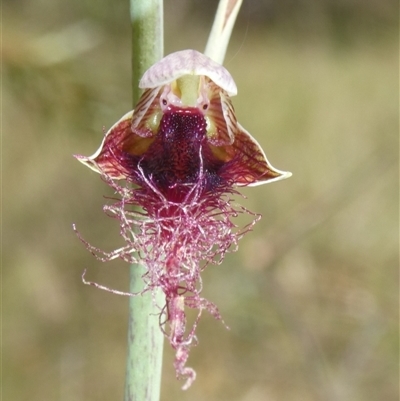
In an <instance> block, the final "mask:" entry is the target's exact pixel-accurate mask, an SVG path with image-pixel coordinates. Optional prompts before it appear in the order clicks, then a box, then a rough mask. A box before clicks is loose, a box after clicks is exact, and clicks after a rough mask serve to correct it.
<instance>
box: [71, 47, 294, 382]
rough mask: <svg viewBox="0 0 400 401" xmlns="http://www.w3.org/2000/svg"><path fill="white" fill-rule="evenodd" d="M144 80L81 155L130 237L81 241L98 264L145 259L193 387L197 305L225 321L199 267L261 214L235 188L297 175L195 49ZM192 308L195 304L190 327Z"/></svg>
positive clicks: (149, 282) (178, 363) (232, 88)
mask: <svg viewBox="0 0 400 401" xmlns="http://www.w3.org/2000/svg"><path fill="white" fill-rule="evenodd" d="M139 87H140V88H141V89H142V90H143V93H142V96H141V97H140V99H139V102H138V103H137V105H136V108H135V109H134V110H133V111H130V112H128V113H127V114H125V115H124V116H123V117H122V118H121V119H120V120H119V121H118V122H117V123H115V124H114V125H113V126H112V127H111V128H110V130H109V131H108V132H107V133H106V134H105V137H104V139H103V141H102V144H101V146H100V148H99V149H98V150H97V151H96V152H95V153H94V154H93V155H92V156H89V157H86V156H81V155H76V156H75V157H76V158H77V159H78V160H79V161H80V162H82V163H83V164H85V165H86V166H88V167H89V168H91V169H92V170H94V171H96V172H97V173H100V174H101V175H102V177H103V178H104V179H105V181H106V182H107V183H108V184H109V185H110V186H111V187H112V188H113V189H114V190H115V192H116V193H117V195H118V196H119V200H118V201H117V202H116V203H115V204H113V205H106V206H105V207H104V209H105V212H106V213H107V214H109V215H111V216H112V217H114V218H116V219H118V220H119V222H120V231H121V235H122V237H123V239H124V241H125V244H124V246H123V247H122V248H120V249H117V250H115V251H113V252H109V253H107V252H103V251H101V250H99V249H97V248H95V247H93V246H92V245H90V244H89V243H87V242H86V241H85V240H83V239H82V238H81V237H80V238H81V240H82V241H83V242H84V243H85V245H86V247H87V248H88V249H89V250H90V251H91V252H92V253H93V254H95V256H97V257H98V259H100V260H102V261H108V260H112V259H115V258H122V259H123V260H125V261H126V262H129V263H141V264H142V265H143V266H144V267H145V273H144V275H143V280H144V289H143V291H142V293H143V292H145V291H156V290H158V289H161V290H162V291H163V293H164V294H165V304H164V305H158V306H159V310H160V327H161V330H163V332H164V334H165V335H166V337H167V338H168V340H169V342H170V344H171V346H172V347H173V348H174V349H175V351H176V357H175V369H176V373H177V376H178V377H179V378H184V379H186V384H185V386H184V388H187V387H189V386H190V384H191V383H192V382H193V380H194V379H195V372H194V370H193V369H192V368H189V367H187V366H186V361H187V358H188V356H189V349H190V347H191V346H192V345H194V344H196V341H197V339H196V336H195V329H196V325H197V322H198V320H199V318H200V315H201V312H202V311H203V310H207V311H208V312H210V313H211V314H212V315H213V316H214V317H215V318H217V319H220V318H221V317H220V314H219V312H218V309H217V307H216V306H215V305H214V304H213V303H211V302H210V301H208V300H206V299H205V298H203V297H202V296H201V290H202V281H201V272H202V271H203V270H204V268H205V267H206V266H207V265H208V264H210V263H213V264H216V263H220V262H221V261H222V259H223V257H224V255H225V253H226V252H228V251H229V252H232V251H235V250H236V249H237V244H238V240H239V239H240V238H241V237H242V236H243V235H244V234H245V233H246V232H248V231H249V230H250V229H251V228H252V226H253V225H254V224H255V223H256V221H257V220H258V219H259V218H260V216H259V215H256V214H254V213H252V212H250V211H248V210H247V209H245V208H243V207H241V206H238V205H237V204H236V203H234V202H233V199H232V198H233V196H234V195H236V194H237V190H236V189H235V188H236V187H241V186H256V185H260V184H266V183H269V182H273V181H278V180H281V179H284V178H287V177H289V176H290V175H291V174H290V173H288V172H283V171H280V170H277V169H275V168H274V167H272V165H271V164H270V163H269V162H268V160H267V158H266V156H265V153H264V151H263V150H262V149H261V147H260V145H259V144H258V142H257V141H256V140H255V139H254V138H253V137H252V136H251V135H250V134H249V133H248V132H247V131H246V130H245V129H244V128H243V127H242V126H241V125H240V124H239V123H238V122H237V120H236V116H235V111H234V108H233V105H232V102H231V96H234V95H236V93H237V89H236V85H235V82H234V81H233V78H232V77H231V75H230V74H229V72H228V71H227V70H226V69H225V68H224V67H223V66H221V65H220V64H218V63H216V62H215V61H213V60H211V59H210V58H208V57H207V56H205V55H203V54H201V53H199V52H197V51H195V50H183V51H179V52H176V53H173V54H170V55H168V56H167V57H165V58H163V59H162V60H160V61H159V62H158V63H156V64H154V65H153V66H152V67H150V68H149V69H148V70H147V71H146V73H145V74H144V75H143V77H142V79H141V81H140V83H139ZM242 213H245V214H248V215H250V216H251V220H252V222H251V223H250V224H248V225H247V226H246V227H243V228H239V227H238V226H236V225H235V224H234V223H233V219H234V218H235V217H237V216H238V215H239V214H242ZM78 235H79V234H78ZM86 283H90V282H86ZM90 284H95V283H90ZM95 285H96V286H97V287H99V288H103V289H107V288H106V287H103V286H101V285H99V284H95ZM109 290H111V289H109ZM111 291H112V292H115V293H120V294H125V295H135V294H130V293H123V292H120V291H116V290H111ZM186 308H194V309H197V310H198V315H197V319H196V320H195V323H194V325H192V327H191V328H189V329H188V328H187V324H186Z"/></svg>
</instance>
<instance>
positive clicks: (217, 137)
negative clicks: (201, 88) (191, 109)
mask: <svg viewBox="0 0 400 401" xmlns="http://www.w3.org/2000/svg"><path fill="white" fill-rule="evenodd" d="M207 95H208V98H209V101H210V103H209V106H208V110H207V112H206V114H205V116H206V120H207V137H208V139H209V141H210V143H211V144H212V145H214V146H223V145H231V144H232V143H233V141H234V139H235V138H234V132H235V131H236V126H237V120H236V116H235V110H234V109H233V105H232V101H231V99H230V97H229V96H228V94H227V93H226V92H225V91H224V90H222V89H221V88H220V87H219V86H217V85H216V84H214V83H213V82H212V81H209V82H208V94H207Z"/></svg>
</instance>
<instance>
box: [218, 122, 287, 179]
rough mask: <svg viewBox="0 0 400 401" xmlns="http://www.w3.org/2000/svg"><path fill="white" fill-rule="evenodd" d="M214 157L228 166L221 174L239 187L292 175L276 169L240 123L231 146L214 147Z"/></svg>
mask: <svg viewBox="0 0 400 401" xmlns="http://www.w3.org/2000/svg"><path fill="white" fill-rule="evenodd" d="M211 149H212V151H213V153H214V155H215V156H216V157H217V158H219V159H220V160H223V161H224V162H225V163H226V164H225V167H224V168H223V171H222V173H221V175H222V176H226V178H227V179H230V180H232V181H233V183H234V184H235V185H238V186H253V187H254V186H257V185H261V184H267V183H270V182H274V181H278V180H283V179H285V178H289V177H290V176H291V175H292V173H289V172H286V171H281V170H278V169H276V168H274V167H273V166H272V165H271V164H270V163H269V161H268V159H267V157H266V156H265V153H264V151H263V149H262V148H261V146H260V144H259V143H258V142H257V141H256V140H255V139H254V138H253V137H252V136H251V135H250V134H249V133H248V132H247V131H246V130H245V129H244V128H243V127H242V126H241V125H240V124H239V123H238V124H237V129H236V133H235V141H234V142H233V144H232V145H230V146H220V147H213V146H211Z"/></svg>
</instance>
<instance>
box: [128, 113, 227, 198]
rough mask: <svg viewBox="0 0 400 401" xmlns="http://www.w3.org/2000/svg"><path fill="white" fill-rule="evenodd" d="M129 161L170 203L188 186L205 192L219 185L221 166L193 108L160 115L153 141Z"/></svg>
mask: <svg viewBox="0 0 400 401" xmlns="http://www.w3.org/2000/svg"><path fill="white" fill-rule="evenodd" d="M133 158H134V159H135V160H132V157H130V158H129V159H131V160H130V161H131V162H134V164H136V166H137V167H139V168H140V169H141V175H142V176H143V175H144V177H146V178H147V179H148V180H150V181H151V183H152V184H153V185H154V186H155V187H156V188H157V189H158V190H159V191H161V192H162V193H163V195H164V196H165V197H166V198H167V199H168V200H171V201H180V200H181V199H182V196H184V195H185V194H186V193H187V192H188V191H189V190H190V189H191V187H192V185H191V184H197V185H201V189H202V190H203V191H208V190H212V189H214V188H215V187H216V186H217V185H219V184H220V183H221V178H220V177H219V175H218V171H219V169H220V168H221V166H222V165H223V164H224V163H223V162H222V161H221V160H218V159H217V158H216V157H215V156H214V155H213V153H212V151H211V149H210V147H209V145H208V141H207V125H206V120H205V118H204V116H203V114H202V113H201V112H200V111H199V110H198V109H197V108H184V109H182V108H177V107H173V106H171V107H170V109H169V110H167V111H166V112H165V113H164V114H163V117H162V119H161V121H160V126H159V129H158V133H157V135H156V137H155V139H154V142H153V143H152V144H151V145H150V146H149V148H148V149H147V151H146V152H145V153H144V154H143V155H142V156H141V157H137V156H136V157H135V156H133ZM132 167H133V168H135V167H134V166H132ZM139 179H140V177H139ZM142 179H143V178H142ZM138 184H143V183H142V182H138Z"/></svg>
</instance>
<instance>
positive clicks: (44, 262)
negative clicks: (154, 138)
mask: <svg viewBox="0 0 400 401" xmlns="http://www.w3.org/2000/svg"><path fill="white" fill-rule="evenodd" d="M214 7H215V2H213V1H203V0H202V1H200V0H197V1H186V0H185V1H184V0H176V1H172V0H170V1H168V0H167V1H166V2H165V13H166V24H165V28H166V52H171V51H175V50H180V49H184V48H190V47H193V48H195V49H198V50H202V49H203V48H204V46H205V42H206V38H207V34H208V29H209V27H210V25H211V19H212V13H213V12H214ZM397 16H398V12H397V5H395V4H394V2H391V1H389V0H386V1H378V0H375V1H372V0H369V1H357V0H352V1H328V0H326V1H311V0H308V1H307V0H304V1H299V2H294V1H289V0H285V1H272V0H271V1H266V0H265V1H253V0H248V1H246V0H245V1H244V5H243V10H242V12H241V15H240V18H239V22H238V27H237V29H236V30H235V33H234V36H233V40H232V43H231V46H230V49H229V52H228V55H227V58H226V66H227V68H228V69H229V70H230V72H231V73H232V75H233V76H234V78H235V80H236V83H237V85H238V88H239V94H238V96H237V98H234V104H235V108H236V112H237V115H238V118H239V121H240V122H241V124H242V125H243V126H244V127H246V129H248V130H249V131H250V132H251V133H252V134H253V135H254V136H255V137H256V138H257V139H258V140H259V141H260V143H261V144H262V145H263V147H264V148H265V150H266V153H267V155H268V157H269V158H270V160H271V162H272V163H273V164H274V165H275V166H276V167H278V168H281V169H285V170H286V169H287V170H289V171H292V172H293V177H292V178H290V179H289V180H287V181H284V182H280V183H276V184H271V185H269V186H265V187H257V188H253V189H246V190H244V191H243V192H245V194H246V195H247V196H248V200H246V201H242V200H240V201H241V202H245V203H246V206H248V207H249V208H250V209H252V210H255V211H258V212H261V213H262V214H263V216H264V217H263V219H262V221H261V223H259V224H258V226H257V227H256V229H255V230H254V232H253V233H250V234H249V235H248V236H247V237H246V238H245V239H244V240H243V241H242V244H241V247H240V251H239V252H238V253H236V254H232V255H229V256H228V258H227V259H226V261H225V263H224V264H223V265H222V266H219V267H213V266H210V267H209V268H208V269H207V270H206V271H205V274H204V281H205V282H204V295H205V296H206V297H207V298H209V299H210V300H212V301H213V302H216V303H217V304H218V305H219V307H220V311H221V313H222V315H223V317H224V319H225V321H226V323H227V324H228V325H229V326H230V327H231V330H230V331H227V330H225V328H224V327H223V325H221V324H220V323H219V322H215V321H214V320H213V319H212V318H210V317H209V316H204V317H203V320H202V321H201V323H200V326H199V333H198V334H199V340H200V344H199V346H198V347H197V348H196V349H194V350H193V353H192V356H191V358H190V361H189V362H190V365H191V366H193V367H195V368H196V370H197V372H198V379H197V381H196V383H195V384H194V386H193V387H192V388H191V389H190V390H189V391H188V392H186V393H182V392H181V390H180V386H179V384H180V383H178V382H176V381H175V378H174V377H173V374H174V370H173V368H172V359H173V355H172V353H171V351H170V350H168V349H166V353H165V364H164V379H163V388H162V394H163V395H162V400H163V401H168V400H177V399H179V400H191V401H196V400H232V401H236V400H237V401H239V400H240V401H265V400H267V401H275V400H277V401H278V400H279V401H280V400H288V401H291V400H293V401H297V400H307V401H319V400H324V401H325V400H328V401H331V400H332V401H336V400H337V401H347V400H348V401H366V400H368V401H373V400H376V401H378V400H379V401H380V400H388V401H391V400H396V399H398V386H397V383H398V330H397V328H398V250H397V248H398V239H399V238H398V190H397V183H398V180H397V178H398V154H397V152H398V128H399V127H398V113H399V104H398V38H397V33H396V24H397ZM2 29H3V66H2V68H3V73H2V74H3V75H2V76H3V88H2V99H3V105H2V107H3V110H2V116H3V118H2V127H3V133H4V135H3V148H2V167H3V194H2V196H3V200H4V202H3V222H2V226H3V234H4V235H3V254H2V262H3V266H2V268H3V273H2V280H3V301H4V302H3V328H4V330H3V334H4V339H3V366H4V369H3V396H4V399H7V400H28V399H29V400H30V401H42V400H61V401H64V400H75V401H79V400H86V401H87V400H96V401H99V400H115V399H122V394H123V386H124V374H125V355H124V353H125V346H126V319H127V299H125V298H123V297H117V296H114V295H110V294H107V293H104V292H102V291H99V290H95V289H93V288H89V287H86V286H84V285H83V284H82V283H81V281H80V274H81V272H82V270H83V268H85V267H89V268H90V270H89V275H90V278H91V279H94V280H96V281H98V282H101V283H104V284H107V285H109V286H112V287H115V288H119V289H127V287H128V284H127V278H128V269H127V266H126V265H124V264H123V263H122V262H121V263H120V262H114V263H109V264H106V265H102V264H100V262H97V261H96V260H95V259H94V258H93V257H92V256H91V255H90V254H89V253H88V252H87V251H86V250H85V249H84V247H83V246H82V244H81V243H80V242H79V241H78V240H77V238H76V237H75V235H74V234H73V231H72V228H71V225H72V223H73V222H75V223H76V224H77V225H78V228H79V230H80V231H81V233H82V234H83V235H84V236H85V237H86V238H87V239H89V240H90V242H92V243H93V244H95V245H97V246H99V247H102V248H103V249H106V250H111V249H113V248H115V247H118V246H119V245H120V243H121V241H120V240H119V237H118V227H117V223H116V221H113V220H112V219H110V218H107V217H106V216H105V215H104V214H103V213H102V211H101V207H102V204H103V203H104V202H107V199H105V198H104V197H103V195H104V196H112V193H111V192H110V190H109V189H108V188H107V186H106V185H105V184H104V183H103V182H102V181H101V179H100V178H99V176H97V175H96V174H94V173H92V172H90V171H89V170H87V169H85V168H84V167H83V166H81V165H79V164H78V163H77V162H76V161H75V160H74V159H73V158H72V154H73V153H83V154H91V153H92V152H93V151H94V150H95V149H96V148H97V147H98V145H99V143H100V141H101V138H102V129H103V126H104V127H106V128H108V127H109V126H110V125H111V124H112V123H113V122H115V121H116V120H118V119H119V118H120V117H121V116H122V115H123V114H124V113H125V112H126V111H128V110H129V109H130V107H131V94H130V82H131V81H130V28H129V10H128V4H127V2H122V1H121V2H115V1H110V0H98V1H78V0H74V1H69V2H61V1H50V0H41V1H39V0H30V1H22V0H18V1H17V0H12V1H10V0H9V1H3V27H2Z"/></svg>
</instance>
